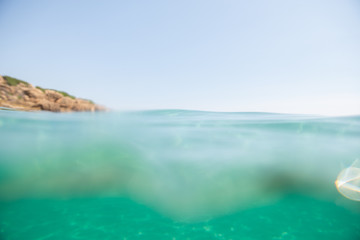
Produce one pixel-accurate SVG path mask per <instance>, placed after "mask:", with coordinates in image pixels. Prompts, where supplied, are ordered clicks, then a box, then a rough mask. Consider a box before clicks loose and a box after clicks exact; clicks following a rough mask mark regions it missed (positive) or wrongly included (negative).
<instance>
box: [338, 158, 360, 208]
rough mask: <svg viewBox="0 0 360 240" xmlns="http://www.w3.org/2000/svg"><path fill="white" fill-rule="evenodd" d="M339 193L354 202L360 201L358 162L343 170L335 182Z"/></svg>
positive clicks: (359, 167) (359, 170) (359, 165)
mask: <svg viewBox="0 0 360 240" xmlns="http://www.w3.org/2000/svg"><path fill="white" fill-rule="evenodd" d="M335 185H336V188H337V190H338V191H339V193H341V194H342V195H343V196H344V197H346V198H349V199H351V200H354V201H360V161H359V160H358V159H357V160H355V161H354V163H353V164H352V165H351V166H350V167H348V168H345V169H343V170H342V171H341V172H340V174H339V176H338V177H337V179H336V181H335Z"/></svg>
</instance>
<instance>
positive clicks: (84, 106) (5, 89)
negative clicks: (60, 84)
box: [0, 75, 107, 112]
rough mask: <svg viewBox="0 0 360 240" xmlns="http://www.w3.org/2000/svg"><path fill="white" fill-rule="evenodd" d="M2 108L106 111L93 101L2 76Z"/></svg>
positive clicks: (0, 98) (0, 87) (0, 104)
mask: <svg viewBox="0 0 360 240" xmlns="http://www.w3.org/2000/svg"><path fill="white" fill-rule="evenodd" d="M0 107H4V108H8V109H13V110H19V111H50V112H97V111H106V110H107V109H106V108H105V107H103V106H100V105H98V104H95V103H94V102H93V101H91V100H86V99H81V98H76V97H74V96H72V95H70V94H68V93H66V92H63V91H58V90H53V89H44V88H41V87H38V86H37V87H34V86H33V85H31V84H30V83H28V82H25V81H22V80H19V79H16V78H13V77H9V76H1V75H0Z"/></svg>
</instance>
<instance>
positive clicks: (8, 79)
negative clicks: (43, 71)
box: [3, 76, 29, 86]
mask: <svg viewBox="0 0 360 240" xmlns="http://www.w3.org/2000/svg"><path fill="white" fill-rule="evenodd" d="M3 78H4V79H5V81H6V82H7V84H8V85H10V86H16V85H18V84H19V83H23V84H25V85H26V86H28V85H29V83H27V82H25V81H22V80H19V79H17V78H13V77H9V76H4V77H3Z"/></svg>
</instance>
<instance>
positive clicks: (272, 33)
mask: <svg viewBox="0 0 360 240" xmlns="http://www.w3.org/2000/svg"><path fill="white" fill-rule="evenodd" d="M0 32H1V39H0V74H1V75H9V76H12V77H16V78H19V79H21V80H25V81H28V82H30V83H31V84H33V85H36V86H41V87H44V88H53V89H57V90H64V91H66V92H69V93H70V94H73V95H75V96H77V97H81V98H86V99H92V100H93V101H95V102H97V103H99V104H103V105H105V106H107V107H109V108H112V109H115V110H147V109H192V110H206V111H231V112H279V113H305V114H320V115H355V114H360V2H359V1H358V0H303V1H295V0H273V1H269V0H252V1H241V0H225V1H220V0H217V1H215V0H182V1H162V0H154V1H145V0H134V1H121V0H104V1H95V0H76V1H73V0H62V1H48V0H0Z"/></svg>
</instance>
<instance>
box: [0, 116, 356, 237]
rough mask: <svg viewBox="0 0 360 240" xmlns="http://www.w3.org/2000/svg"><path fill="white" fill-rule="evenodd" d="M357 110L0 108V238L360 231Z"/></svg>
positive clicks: (344, 233)
mask: <svg viewBox="0 0 360 240" xmlns="http://www.w3.org/2000/svg"><path fill="white" fill-rule="evenodd" d="M359 157H360V117H359V116H351V117H321V116H307V115H286V114H272V113H213V112H199V111H183V110H161V111H138V112H115V113H95V114H93V113H77V114H54V113H43V112H42V113H36V112H17V111H4V110H2V111H0V239H9V240H10V239H28V240H32V239H34V240H35V239H37V240H40V239H349V240H350V239H354V240H356V239H360V202H356V201H350V200H348V199H346V198H344V197H343V196H342V195H340V194H339V193H338V192H337V190H336V187H335V184H334V182H335V180H336V178H337V176H338V174H339V173H340V172H341V170H342V169H344V168H346V167H348V166H350V165H351V163H352V162H353V161H354V160H355V159H357V158H359Z"/></svg>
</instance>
